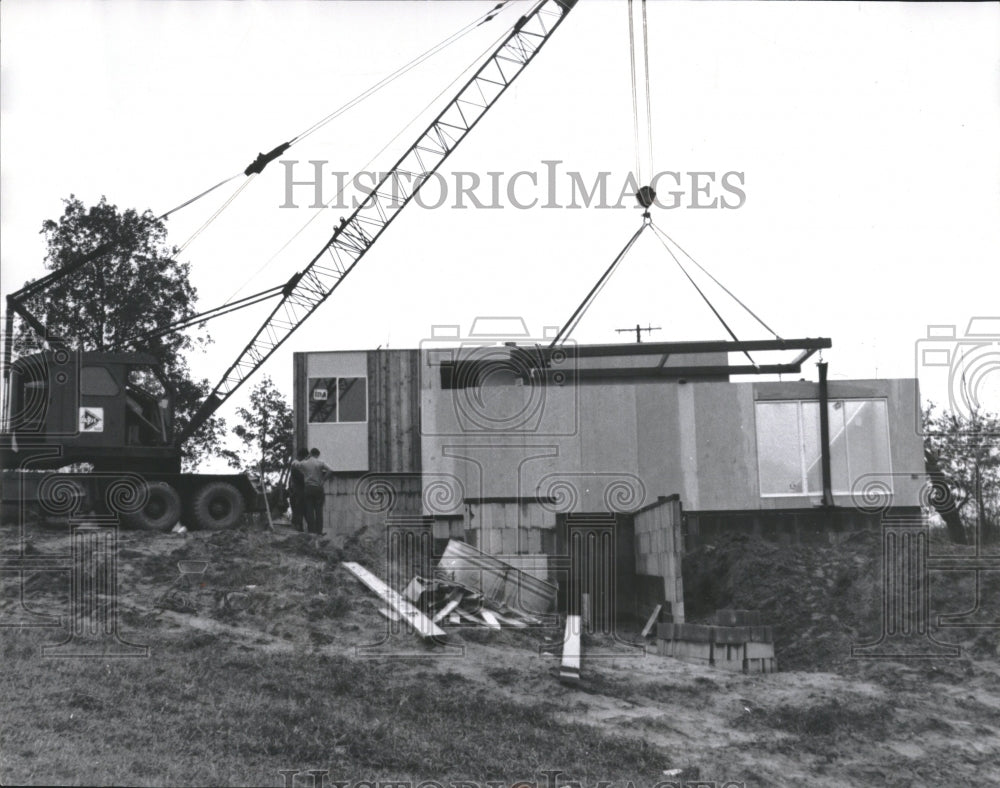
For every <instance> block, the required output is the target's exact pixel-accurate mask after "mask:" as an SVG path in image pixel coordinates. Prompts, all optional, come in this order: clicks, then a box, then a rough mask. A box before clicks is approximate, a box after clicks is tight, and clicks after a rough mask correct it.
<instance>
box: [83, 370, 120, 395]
mask: <svg viewBox="0 0 1000 788" xmlns="http://www.w3.org/2000/svg"><path fill="white" fill-rule="evenodd" d="M119 391H121V389H120V388H119V387H118V384H117V383H116V382H115V379H114V378H113V377H112V376H111V373H110V372H108V370H107V369H106V368H105V367H84V368H83V369H81V370H80V393H81V394H84V395H86V396H89V397H114V396H115V395H117V394H118V392H119Z"/></svg>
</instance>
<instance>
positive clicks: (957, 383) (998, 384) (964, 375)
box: [916, 317, 1000, 438]
mask: <svg viewBox="0 0 1000 788" xmlns="http://www.w3.org/2000/svg"><path fill="white" fill-rule="evenodd" d="M916 372H917V375H918V377H920V378H921V384H922V386H923V388H924V389H925V390H940V389H941V388H942V387H943V390H944V391H945V392H946V393H947V398H948V409H949V410H950V411H951V412H953V413H955V414H956V415H958V416H962V417H965V418H966V419H968V418H970V417H972V416H974V415H975V414H977V413H979V412H981V411H992V412H996V411H1000V317H973V318H971V319H970V320H969V324H968V326H966V329H965V333H964V334H963V335H961V336H959V335H958V332H957V328H956V326H954V325H929V326H927V337H926V338H925V339H920V340H918V341H917V343H916ZM921 410H922V409H921V407H920V403H919V402H918V403H917V420H918V423H917V431H918V433H919V434H921V435H934V434H936V432H935V429H936V428H935V427H934V426H933V425H925V424H923V421H922V419H921V417H920V414H921ZM969 429H970V430H971V432H970V433H969V434H968V435H967V436H966V437H969V438H978V437H989V438H997V437H1000V434H993V432H992V431H991V430H990V428H988V427H986V426H985V425H982V426H977V422H976V421H975V420H973V421H972V422H971V423H970V426H969Z"/></svg>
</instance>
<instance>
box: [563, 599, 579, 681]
mask: <svg viewBox="0 0 1000 788" xmlns="http://www.w3.org/2000/svg"><path fill="white" fill-rule="evenodd" d="M581 629H582V627H581V621H580V616H573V615H569V616H566V634H565V636H564V637H563V653H562V665H561V666H560V668H559V680H560V681H562V682H564V683H568V684H579V683H580V651H581V648H580V635H581V634H582V633H581Z"/></svg>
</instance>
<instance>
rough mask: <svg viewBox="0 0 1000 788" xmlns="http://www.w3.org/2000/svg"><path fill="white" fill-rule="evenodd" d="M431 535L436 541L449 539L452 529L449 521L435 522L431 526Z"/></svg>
mask: <svg viewBox="0 0 1000 788" xmlns="http://www.w3.org/2000/svg"><path fill="white" fill-rule="evenodd" d="M431 533H432V534H433V536H434V538H435V539H448V538H449V537H450V536H451V528H450V527H449V525H448V521H447V520H435V521H434V524H433V525H432V526H431Z"/></svg>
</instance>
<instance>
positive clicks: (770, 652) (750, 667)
mask: <svg viewBox="0 0 1000 788" xmlns="http://www.w3.org/2000/svg"><path fill="white" fill-rule="evenodd" d="M716 621H717V623H716V624H681V623H671V622H661V623H659V624H658V625H657V628H656V651H657V653H658V654H660V655H662V656H665V657H674V658H675V659H679V660H682V661H684V662H693V663H696V664H702V665H710V666H712V667H714V668H718V669H720V670H730V671H736V672H740V671H742V672H743V673H773V672H775V671H776V670H777V669H778V663H777V660H776V659H775V657H774V630H773V629H772V627H769V626H764V625H762V624H761V623H760V613H758V612H757V611H753V610H720V611H719V612H718V614H717V615H716Z"/></svg>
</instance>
